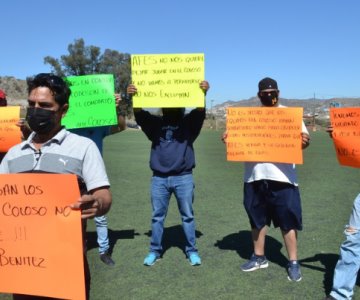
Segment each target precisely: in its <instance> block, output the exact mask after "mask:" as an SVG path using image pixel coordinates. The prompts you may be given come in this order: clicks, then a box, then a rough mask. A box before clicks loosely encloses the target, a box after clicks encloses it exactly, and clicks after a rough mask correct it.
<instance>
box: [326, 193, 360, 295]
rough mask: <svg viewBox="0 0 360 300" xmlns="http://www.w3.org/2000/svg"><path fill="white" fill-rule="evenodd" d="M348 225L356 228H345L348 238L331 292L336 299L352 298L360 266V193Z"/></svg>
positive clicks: (336, 269) (344, 243)
mask: <svg viewBox="0 0 360 300" xmlns="http://www.w3.org/2000/svg"><path fill="white" fill-rule="evenodd" d="M347 227H351V228H352V229H354V232H349V231H347V230H346V229H345V236H346V240H345V241H344V242H343V243H342V244H341V246H340V258H339V260H338V262H337V264H336V267H335V272H334V280H333V287H332V290H331V293H330V295H331V296H333V297H334V298H335V299H352V296H353V293H354V286H355V283H356V277H357V273H358V271H359V268H360V194H359V195H357V197H356V198H355V201H354V206H353V209H352V212H351V215H350V220H349V225H348V226H347Z"/></svg>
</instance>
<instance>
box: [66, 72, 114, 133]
mask: <svg viewBox="0 0 360 300" xmlns="http://www.w3.org/2000/svg"><path fill="white" fill-rule="evenodd" d="M66 80H67V81H68V82H69V83H70V89H71V96H70V99H69V110H68V112H67V113H66V115H65V117H64V118H63V119H62V121H61V124H62V125H64V126H65V127H66V128H68V129H71V128H85V127H99V126H108V125H114V124H117V116H116V107H115V97H114V92H115V91H114V77H113V75H112V74H97V75H84V76H70V77H67V78H66Z"/></svg>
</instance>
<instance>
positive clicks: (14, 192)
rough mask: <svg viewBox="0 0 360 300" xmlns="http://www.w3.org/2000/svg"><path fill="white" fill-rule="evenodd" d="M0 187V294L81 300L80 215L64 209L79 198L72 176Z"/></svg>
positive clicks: (13, 179) (14, 178)
mask: <svg viewBox="0 0 360 300" xmlns="http://www.w3.org/2000/svg"><path fill="white" fill-rule="evenodd" d="M0 182H1V184H0V292H2V293H20V294H29V295H38V296H50V297H57V298H62V299H85V281H84V263H83V249H82V234H81V213H80V211H74V210H72V209H71V208H70V207H69V205H70V204H71V203H74V202H76V201H77V200H78V198H79V197H80V193H79V188H78V183H77V178H76V176H75V175H69V174H67V175H63V174H8V175H4V174H2V175H0ZM59 187H60V188H61V187H66V188H65V189H64V188H62V189H61V193H60V192H59ZM64 287H65V288H64Z"/></svg>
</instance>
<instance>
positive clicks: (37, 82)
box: [27, 73, 71, 106]
mask: <svg viewBox="0 0 360 300" xmlns="http://www.w3.org/2000/svg"><path fill="white" fill-rule="evenodd" d="M27 85H28V94H29V95H30V93H31V91H32V90H33V89H36V88H38V87H47V88H49V90H50V91H51V92H52V93H53V95H54V98H55V101H56V102H57V103H58V104H59V105H60V106H63V105H64V104H68V103H69V98H70V95H71V90H70V88H69V84H68V82H67V81H65V80H63V79H62V78H61V77H59V76H56V75H53V74H50V73H40V74H38V75H36V76H35V77H32V78H29V79H28V80H27Z"/></svg>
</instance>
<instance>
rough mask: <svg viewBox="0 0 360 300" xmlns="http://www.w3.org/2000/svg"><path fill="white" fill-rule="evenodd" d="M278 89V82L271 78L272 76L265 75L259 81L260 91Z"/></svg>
mask: <svg viewBox="0 0 360 300" xmlns="http://www.w3.org/2000/svg"><path fill="white" fill-rule="evenodd" d="M270 89H271V90H277V89H278V86H277V82H276V81H275V80H274V79H272V78H270V77H265V78H264V79H261V80H260V81H259V91H263V90H270Z"/></svg>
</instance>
